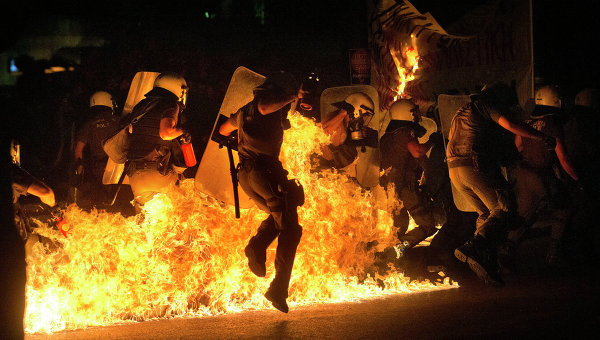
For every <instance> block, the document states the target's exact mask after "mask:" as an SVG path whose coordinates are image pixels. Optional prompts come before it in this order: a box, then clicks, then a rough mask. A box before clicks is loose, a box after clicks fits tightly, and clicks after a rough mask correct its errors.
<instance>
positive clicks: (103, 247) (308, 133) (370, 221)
mask: <svg viewBox="0 0 600 340" xmlns="http://www.w3.org/2000/svg"><path fill="white" fill-rule="evenodd" d="M290 121H291V123H292V129H290V130H287V131H286V133H285V137H284V146H283V150H282V155H281V159H282V162H283V163H284V167H286V168H287V169H289V170H290V177H295V178H298V179H299V180H300V182H301V183H302V184H303V186H304V188H305V191H306V203H305V205H304V206H302V207H300V208H299V216H300V223H301V224H302V226H303V228H304V233H303V236H302V240H301V242H300V245H299V247H298V253H297V256H296V262H295V264H294V270H293V275H292V281H291V285H290V298H289V299H288V301H289V303H290V307H291V309H292V312H293V308H294V306H299V305H307V304H314V303H331V302H345V301H359V300H362V299H368V298H374V297H381V296H385V295H390V294H397V293H413V292H420V291H431V290H439V289H447V288H453V287H457V286H458V285H457V284H456V283H455V282H452V281H451V280H450V279H449V278H445V279H444V281H443V282H429V281H423V282H416V281H411V280H410V279H409V278H408V277H405V276H404V275H403V274H402V273H400V272H398V271H396V270H392V271H391V272H390V273H389V274H388V275H386V276H385V277H378V278H379V279H381V280H382V281H383V283H384V284H385V288H384V289H382V288H380V287H378V284H377V283H376V282H375V280H374V279H373V278H371V277H368V278H367V279H366V280H364V282H361V280H360V279H359V278H361V277H364V273H365V268H369V266H371V265H372V264H373V261H374V257H373V252H374V251H375V249H370V250H366V249H365V244H366V243H367V242H371V241H377V242H379V249H378V250H381V249H383V247H385V246H388V245H392V244H393V243H394V242H395V236H394V233H393V232H392V231H391V229H390V226H391V225H392V221H391V217H390V215H389V213H387V211H386V210H385V206H386V205H387V203H388V202H386V201H385V199H384V200H383V201H381V200H377V199H376V198H375V197H376V195H374V194H373V193H371V192H364V191H363V190H362V189H361V188H360V187H359V186H357V185H356V184H355V182H354V181H352V180H351V179H350V178H348V177H346V176H345V175H343V174H340V173H337V172H333V171H329V172H321V173H315V172H311V169H310V157H311V154H313V153H319V152H320V151H319V144H321V143H325V142H327V137H326V135H325V134H324V132H323V131H322V129H321V128H320V127H318V126H316V125H315V124H314V123H313V122H312V121H311V120H309V119H307V118H304V117H301V116H300V115H299V114H294V115H291V116H290ZM224 171H226V170H224ZM381 206H383V208H381ZM266 217H267V215H266V214H265V213H264V212H262V211H260V210H258V209H257V208H251V209H246V210H242V214H241V219H236V218H235V212H234V208H233V207H232V206H222V205H221V204H219V202H217V201H215V200H214V199H212V198H210V197H207V196H205V195H203V194H199V193H197V192H195V191H194V185H193V180H185V181H183V182H182V183H181V185H180V186H179V187H174V188H173V189H172V190H171V191H170V192H169V193H168V194H159V195H157V196H155V198H154V199H153V200H152V201H150V202H149V203H147V205H146V206H145V219H143V220H142V219H140V218H139V217H130V218H124V217H122V216H121V215H116V214H109V213H106V212H99V211H92V212H89V213H87V212H84V211H82V210H80V209H78V208H77V207H76V206H74V205H72V206H70V207H68V208H67V209H66V210H65V211H64V218H65V220H66V221H68V223H69V226H65V227H63V230H64V229H65V228H67V229H69V237H68V238H65V237H64V236H63V235H62V234H61V232H60V231H58V230H56V229H52V228H50V227H48V226H45V225H41V226H40V227H39V228H37V232H38V233H39V234H41V235H43V236H46V237H48V238H50V239H52V240H53V241H54V242H55V243H57V244H59V247H48V246H44V245H43V244H42V243H37V244H36V245H35V246H34V248H33V251H32V253H31V255H30V256H29V257H28V258H27V262H28V269H27V274H28V280H27V309H26V319H25V324H26V330H27V332H28V333H35V332H55V331H58V330H63V329H77V328H84V327H88V326H94V325H109V324H116V323H123V322H131V321H139V320H148V319H153V318H169V317H199V316H207V315H215V314H222V313H232V312H238V311H242V310H256V309H272V308H273V307H272V306H271V305H270V304H269V302H268V301H267V300H266V299H265V298H264V297H263V294H264V292H265V291H266V289H267V287H268V284H269V282H270V280H271V279H272V277H273V275H274V269H273V259H274V256H275V245H274V244H273V245H271V247H270V248H269V250H268V253H267V257H268V258H267V277H266V278H258V277H255V276H254V275H253V274H252V273H251V272H250V270H249V269H248V268H247V261H246V258H245V256H244V252H243V249H244V246H245V245H246V242H247V241H248V239H249V238H250V237H251V236H252V234H253V233H254V232H255V231H256V228H257V227H258V225H259V224H260V222H261V221H262V220H263V219H264V218H266Z"/></svg>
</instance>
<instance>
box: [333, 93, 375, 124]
mask: <svg viewBox="0 0 600 340" xmlns="http://www.w3.org/2000/svg"><path fill="white" fill-rule="evenodd" d="M332 105H333V106H335V107H337V108H339V109H344V110H346V112H348V116H350V119H352V118H355V119H356V118H359V117H361V116H372V115H374V114H375V111H374V110H375V104H373V100H372V99H371V97H369V96H367V95H366V94H364V93H362V92H357V93H353V94H351V95H349V96H348V97H346V99H344V101H341V102H337V103H333V104H332Z"/></svg>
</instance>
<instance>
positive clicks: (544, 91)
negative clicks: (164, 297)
mask: <svg viewBox="0 0 600 340" xmlns="http://www.w3.org/2000/svg"><path fill="white" fill-rule="evenodd" d="M535 105H543V106H551V107H556V108H559V109H560V108H561V106H562V101H561V98H560V94H559V93H558V88H557V87H556V86H552V85H546V86H543V87H541V88H539V89H538V90H537V91H535Z"/></svg>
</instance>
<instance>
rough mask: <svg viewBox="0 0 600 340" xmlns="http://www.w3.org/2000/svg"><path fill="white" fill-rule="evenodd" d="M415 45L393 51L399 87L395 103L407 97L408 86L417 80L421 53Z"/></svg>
mask: <svg viewBox="0 0 600 340" xmlns="http://www.w3.org/2000/svg"><path fill="white" fill-rule="evenodd" d="M412 40H413V41H414V40H415V38H414V37H413V38H412ZM414 45H415V44H414V43H413V46H407V47H403V48H402V51H395V50H392V51H391V55H392V59H393V60H394V64H395V65H396V69H397V70H398V86H397V87H396V90H395V91H396V95H395V96H394V101H396V100H398V98H404V97H405V94H404V89H405V88H406V84H407V83H408V82H409V81H412V80H414V79H415V72H416V71H417V69H418V68H419V52H418V51H417V48H416V47H414Z"/></svg>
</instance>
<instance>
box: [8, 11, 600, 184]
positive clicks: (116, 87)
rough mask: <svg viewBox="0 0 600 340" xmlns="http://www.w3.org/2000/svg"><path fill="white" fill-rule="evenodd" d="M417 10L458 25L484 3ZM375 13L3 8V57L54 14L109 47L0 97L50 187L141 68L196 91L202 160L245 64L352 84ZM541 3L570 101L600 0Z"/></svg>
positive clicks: (594, 37)
mask: <svg viewBox="0 0 600 340" xmlns="http://www.w3.org/2000/svg"><path fill="white" fill-rule="evenodd" d="M224 3H225V4H228V6H224V5H223V4H224ZM412 3H413V5H415V7H417V9H418V10H419V11H420V12H421V13H425V12H431V13H432V15H433V16H434V17H435V18H436V20H437V21H438V22H439V23H440V24H441V25H442V27H449V26H450V25H451V24H452V23H453V22H454V21H456V20H457V19H459V18H460V17H461V16H462V15H463V14H465V13H466V12H467V11H469V10H470V9H472V8H473V7H475V6H477V5H479V4H480V3H481V1H475V0H460V1H443V0H414V1H412ZM257 4H262V8H263V10H262V13H263V15H262V17H261V16H258V17H257V16H256V13H257V10H256V8H255V6H256V5H257ZM366 5H367V1H365V0H350V1H324V0H304V1H298V0H290V1H281V0H263V1H259V0H255V1H253V0H228V1H215V0H208V1H190V0H180V1H160V2H159V1H152V0H147V1H140V0H133V1H101V2H98V1H95V2H88V1H82V2H75V1H22V2H18V3H17V2H11V3H9V4H5V5H3V6H4V8H3V13H4V20H2V21H0V29H1V32H2V33H0V34H1V38H2V40H1V43H0V50H5V49H6V48H8V47H10V46H11V45H13V44H14V43H15V42H16V41H18V40H19V39H20V38H22V37H23V36H25V35H26V34H30V33H31V32H34V33H37V34H44V30H45V29H47V28H46V27H47V26H44V25H43V24H42V23H43V22H45V21H48V20H49V18H50V19H51V18H72V19H78V20H79V21H80V22H81V23H82V25H81V27H82V29H83V32H82V33H83V35H89V36H98V37H102V38H104V39H105V40H106V41H107V43H106V45H105V46H104V47H102V48H87V49H82V50H81V51H80V53H81V64H80V65H76V66H77V71H76V72H72V74H68V75H67V74H65V75H57V76H52V77H41V76H40V77H37V78H36V77H31V76H29V77H22V78H23V79H19V82H20V83H19V84H18V85H17V86H16V87H15V88H11V89H2V94H3V96H5V94H8V95H7V96H8V97H9V98H10V99H11V101H10V103H9V104H8V108H7V105H3V106H4V107H5V110H4V111H5V112H6V113H5V118H7V119H8V122H9V124H8V125H9V126H10V129H9V131H8V132H9V134H11V135H12V137H14V138H17V139H18V140H19V141H21V143H22V144H23V149H24V150H25V151H24V152H23V155H22V158H23V163H24V166H26V168H28V169H30V170H31V171H32V172H33V173H34V174H35V175H37V176H39V177H41V178H43V179H46V180H49V181H51V178H52V177H56V178H60V177H61V176H64V173H65V172H66V171H67V169H66V168H67V167H68V160H69V157H68V155H69V152H70V151H69V138H70V135H71V134H72V131H73V129H74V128H75V127H76V126H77V125H78V124H80V122H81V121H82V120H84V119H85V118H86V116H85V113H84V112H86V105H87V101H88V98H89V95H90V94H91V93H92V92H93V91H96V90H99V89H106V90H109V92H111V93H112V94H113V95H115V96H116V97H117V98H118V99H119V103H120V104H121V105H122V103H123V102H124V100H125V96H126V94H127V89H128V87H129V82H130V81H131V79H132V78H133V75H134V74H135V72H137V71H141V70H147V71H158V72H165V71H175V72H179V73H181V74H183V75H184V76H185V78H186V80H187V81H188V84H189V85H190V89H191V90H190V95H189V105H188V106H189V109H188V110H187V116H188V118H189V119H188V122H189V127H188V129H189V130H191V132H192V134H193V135H194V146H195V149H196V151H197V153H198V152H201V151H202V150H203V148H204V145H205V143H206V141H207V138H208V134H209V133H210V130H211V129H212V125H213V122H214V119H215V117H216V113H217V111H218V109H219V106H220V103H221V101H222V99H223V96H224V94H225V91H226V89H227V85H228V82H229V79H230V78H231V75H232V73H233V71H234V70H235V68H237V67H238V66H246V67H248V68H250V69H252V70H254V71H256V72H258V73H261V74H268V73H269V72H271V71H274V70H277V69H286V70H289V71H291V72H293V73H294V74H295V75H297V76H301V75H303V74H305V73H307V72H309V71H313V70H314V71H317V72H318V73H319V74H320V76H321V79H322V83H323V86H324V87H331V86H341V85H349V82H350V70H349V65H348V50H349V49H353V48H368V18H367V10H366ZM533 7H534V15H533V27H534V60H535V73H536V77H539V78H543V79H544V80H545V81H546V82H550V83H554V84H558V85H561V86H562V88H563V90H564V94H565V95H566V96H567V97H568V98H572V97H573V96H574V94H575V93H576V92H577V91H578V90H579V89H581V88H583V87H590V86H592V87H598V79H599V76H600V74H599V73H600V72H599V70H600V67H599V66H598V61H597V60H596V59H597V58H596V54H595V48H596V46H597V45H598V42H599V40H600V39H599V38H598V34H597V31H598V26H599V25H598V24H599V23H600V22H599V19H598V17H597V15H598V13H599V10H600V8H599V7H600V4H599V2H596V1H591V0H582V1H570V2H557V1H542V0H535V1H533ZM259 12H260V11H259ZM53 59H54V60H50V61H45V62H47V63H53V64H60V63H64V64H69V61H68V60H66V59H65V58H62V59H61V56H60V55H57V56H56V57H55V58H53ZM37 66H38V67H42V66H43V65H37ZM67 73H68V72H67ZM13 94H14V95H13ZM567 101H568V100H567ZM65 103H66V106H65ZM61 110H62V112H60V111H61ZM16 113H17V114H16ZM198 156H200V155H198ZM198 158H199V157H198Z"/></svg>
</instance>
